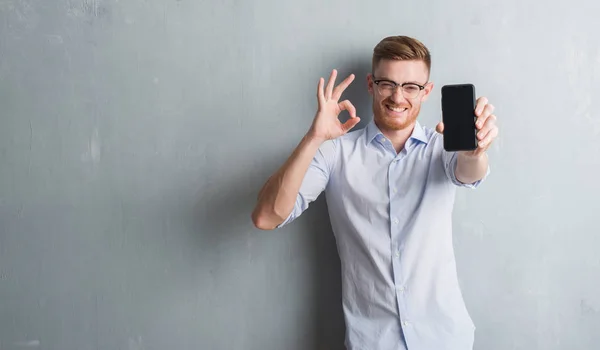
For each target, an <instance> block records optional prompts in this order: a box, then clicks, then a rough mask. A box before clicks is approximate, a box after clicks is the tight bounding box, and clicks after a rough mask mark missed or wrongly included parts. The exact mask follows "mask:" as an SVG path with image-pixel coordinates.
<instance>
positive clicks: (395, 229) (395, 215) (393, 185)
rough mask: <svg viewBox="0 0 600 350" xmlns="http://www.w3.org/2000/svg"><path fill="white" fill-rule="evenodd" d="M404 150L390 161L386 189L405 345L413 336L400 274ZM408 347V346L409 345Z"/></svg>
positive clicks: (404, 289)
mask: <svg viewBox="0 0 600 350" xmlns="http://www.w3.org/2000/svg"><path fill="white" fill-rule="evenodd" d="M406 155H407V152H406V150H402V152H400V153H399V154H398V155H397V156H396V157H395V158H394V159H393V161H392V162H391V164H390V165H389V168H388V189H389V199H390V206H389V210H390V212H389V217H390V232H391V249H392V273H393V277H394V287H395V294H396V301H397V307H398V317H399V320H398V321H399V322H400V325H401V327H402V331H403V333H404V338H405V340H406V343H407V345H408V344H409V343H410V342H411V339H412V338H413V335H412V331H411V328H410V326H411V323H410V322H411V321H410V314H408V308H407V303H406V293H407V292H408V290H407V288H406V285H405V281H404V276H403V275H402V268H401V265H402V249H403V246H402V245H401V244H402V243H401V242H402V239H401V238H402V237H401V232H400V229H401V227H402V225H401V223H402V222H403V221H406V219H407V218H405V217H402V216H401V215H402V214H403V211H402V210H401V203H400V201H399V200H398V191H399V188H398V187H397V186H398V173H399V172H400V170H401V167H402V164H403V159H404V158H405V157H406ZM409 349H410V347H409Z"/></svg>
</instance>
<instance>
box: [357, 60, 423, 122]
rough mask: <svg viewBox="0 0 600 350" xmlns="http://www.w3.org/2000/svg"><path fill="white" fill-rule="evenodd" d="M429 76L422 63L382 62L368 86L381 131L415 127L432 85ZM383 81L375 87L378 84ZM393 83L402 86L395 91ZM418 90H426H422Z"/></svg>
mask: <svg viewBox="0 0 600 350" xmlns="http://www.w3.org/2000/svg"><path fill="white" fill-rule="evenodd" d="M428 77H429V72H428V71H427V66H426V65H425V63H424V62H423V61H399V60H381V61H380V62H379V64H378V65H377V67H375V71H374V75H371V74H369V75H368V77H367V83H368V88H369V93H370V94H371V96H372V97H373V115H374V119H375V122H376V123H377V125H378V126H379V128H380V129H386V130H390V131H395V130H402V129H405V128H408V127H412V126H413V124H414V123H415V121H416V119H417V116H418V115H419V111H420V110H421V103H422V102H424V101H425V100H427V97H428V96H429V93H430V92H431V89H432V88H433V83H427V80H428ZM378 80H384V81H382V82H380V83H379V85H377V84H375V81H378ZM393 83H396V84H398V85H402V84H404V83H414V84H416V85H405V87H404V88H402V87H401V86H398V87H397V88H396V89H392V87H393V86H394V84H393ZM419 86H424V88H423V89H421V88H420V87H419Z"/></svg>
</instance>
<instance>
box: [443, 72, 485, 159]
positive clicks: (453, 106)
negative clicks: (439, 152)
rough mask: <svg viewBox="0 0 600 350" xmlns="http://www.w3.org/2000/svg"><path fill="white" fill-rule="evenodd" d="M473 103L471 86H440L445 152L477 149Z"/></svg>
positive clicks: (473, 89) (473, 96) (473, 87)
mask: <svg viewBox="0 0 600 350" xmlns="http://www.w3.org/2000/svg"><path fill="white" fill-rule="evenodd" d="M475 103H476V97H475V86H474V85H473V84H452V85H444V86H442V122H443V123H444V132H443V134H444V149H445V150H446V151H449V152H454V151H472V150H474V149H476V148H477V129H476V128H475V122H476V120H477V117H476V116H475Z"/></svg>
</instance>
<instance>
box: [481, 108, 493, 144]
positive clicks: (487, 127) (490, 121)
mask: <svg viewBox="0 0 600 350" xmlns="http://www.w3.org/2000/svg"><path fill="white" fill-rule="evenodd" d="M495 127H496V116H495V115H493V114H492V115H490V116H489V117H488V118H487V121H486V123H485V124H484V125H483V127H482V128H480V130H479V131H478V132H477V138H478V139H479V140H483V139H484V138H485V137H486V136H487V134H488V133H489V132H490V131H491V130H492V129H493V128H495Z"/></svg>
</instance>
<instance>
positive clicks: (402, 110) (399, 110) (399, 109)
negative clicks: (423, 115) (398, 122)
mask: <svg viewBox="0 0 600 350" xmlns="http://www.w3.org/2000/svg"><path fill="white" fill-rule="evenodd" d="M388 108H389V109H391V110H392V111H394V112H404V111H405V110H406V108H399V107H396V108H392V107H390V106H388Z"/></svg>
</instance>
